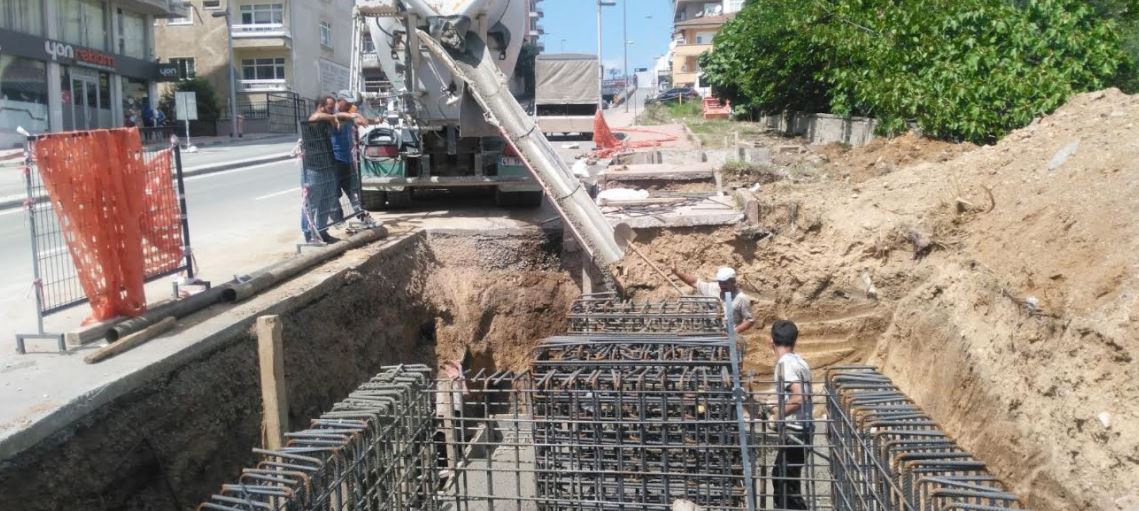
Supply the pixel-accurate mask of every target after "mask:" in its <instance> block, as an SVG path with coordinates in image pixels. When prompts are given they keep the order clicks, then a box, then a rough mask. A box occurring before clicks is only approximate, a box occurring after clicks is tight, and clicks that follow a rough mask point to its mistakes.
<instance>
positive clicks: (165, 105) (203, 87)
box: [158, 78, 221, 121]
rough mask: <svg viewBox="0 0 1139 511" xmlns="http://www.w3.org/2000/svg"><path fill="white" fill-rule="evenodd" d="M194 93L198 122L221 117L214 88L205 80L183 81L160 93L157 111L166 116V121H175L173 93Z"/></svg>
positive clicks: (192, 79)
mask: <svg viewBox="0 0 1139 511" xmlns="http://www.w3.org/2000/svg"><path fill="white" fill-rule="evenodd" d="M175 91H178V92H194V94H195V96H196V97H195V99H196V100H197V103H198V120H201V121H216V120H217V119H218V118H220V117H221V107H220V106H219V103H218V96H217V91H215V90H214V86H213V85H211V84H210V82H209V81H207V80H206V79H205V78H191V79H189V80H183V81H180V82H178V84H177V85H176V86H175V87H174V88H172V89H167V90H166V92H163V93H162V98H161V99H160V100H159V102H158V109H159V110H162V113H163V114H165V115H166V118H167V119H170V120H175V116H174V92H175Z"/></svg>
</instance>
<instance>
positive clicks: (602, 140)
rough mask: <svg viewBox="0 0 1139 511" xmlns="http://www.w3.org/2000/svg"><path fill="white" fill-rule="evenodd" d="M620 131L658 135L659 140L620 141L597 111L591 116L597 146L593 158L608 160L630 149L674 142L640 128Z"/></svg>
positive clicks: (655, 132) (666, 137) (664, 136)
mask: <svg viewBox="0 0 1139 511" xmlns="http://www.w3.org/2000/svg"><path fill="white" fill-rule="evenodd" d="M620 131H621V133H648V134H652V135H658V136H659V137H660V138H655V139H649V140H628V139H627V138H626V139H625V140H621V139H619V138H617V135H614V134H613V130H611V129H609V123H607V122H605V116H604V115H603V114H602V113H601V111H600V110H598V111H597V113H596V114H595V115H594V116H593V144H594V145H596V146H597V149H596V150H594V151H593V156H594V157H595V158H608V157H610V156H613V155H614V154H617V153H622V152H626V151H629V150H631V149H639V148H643V147H657V146H659V145H661V143H663V142H672V141H674V140H676V137H675V136H673V135H669V134H667V133H661V132H659V131H653V130H647V129H641V128H621V130H620Z"/></svg>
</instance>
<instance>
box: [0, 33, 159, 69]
mask: <svg viewBox="0 0 1139 511" xmlns="http://www.w3.org/2000/svg"><path fill="white" fill-rule="evenodd" d="M0 46H2V47H3V48H4V53H6V54H8V55H14V56H17V57H26V58H31V59H36V60H43V61H48V62H58V63H60V64H65V65H76V66H84V67H88V68H93V69H99V70H102V71H113V72H115V73H118V74H121V75H124V76H130V77H134V78H142V79H144V80H155V79H158V78H159V75H158V64H156V63H154V62H152V61H147V60H142V59H136V58H131V57H126V56H123V55H114V54H112V53H108V52H106V51H102V50H97V49H93V48H87V47H84V46H79V45H75V44H70V43H65V42H62V41H56V40H52V39H44V38H42V37H37V36H34V35H29V34H23V33H20V32H14V31H12V30H5V29H0Z"/></svg>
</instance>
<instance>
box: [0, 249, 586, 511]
mask: <svg viewBox="0 0 1139 511" xmlns="http://www.w3.org/2000/svg"><path fill="white" fill-rule="evenodd" d="M560 240H561V234H560V232H559V233H554V234H551V233H543V232H540V231H536V230H535V231H527V232H524V233H510V234H495V235H491V234H478V235H471V234H467V235H463V234H459V233H453V234H438V235H434V234H433V235H427V234H420V235H416V236H413V237H412V238H410V239H407V240H405V241H404V242H401V243H399V244H398V245H396V246H394V247H390V248H389V249H386V250H384V251H382V252H379V253H374V252H375V251H374V250H372V251H368V250H365V251H358V252H360V253H355V252H354V253H350V254H348V255H346V256H345V257H346V258H350V257H358V258H359V259H360V261H359V264H355V265H351V267H350V268H349V269H346V270H342V271H340V272H338V273H336V274H335V275H334V276H332V277H330V278H329V279H328V280H326V281H325V282H324V283H323V284H321V285H319V286H317V287H316V288H314V289H311V290H309V291H307V292H306V294H305V295H304V296H303V297H302V298H303V299H301V300H296V301H294V302H293V303H294V304H295V305H294V306H293V307H292V308H290V309H289V310H283V311H274V313H277V314H279V315H280V316H281V318H282V319H283V322H284V348H285V373H286V379H287V384H288V398H289V421H290V424H291V425H292V427H293V428H294V429H295V428H298V427H302V426H303V425H304V424H306V423H307V421H308V419H309V418H311V417H313V416H316V415H318V414H319V413H321V412H322V411H323V410H325V409H326V408H327V407H329V406H330V405H331V404H332V403H334V402H336V401H337V400H340V399H342V398H343V397H344V396H345V395H347V394H348V392H349V391H351V390H352V389H353V388H355V387H356V386H357V385H359V383H360V382H362V381H365V380H366V379H368V378H369V377H371V376H372V375H373V374H375V373H376V372H378V371H379V368H380V367H381V366H382V365H387V364H394V363H406V362H424V363H434V359H435V358H436V353H435V345H434V343H433V342H432V341H431V339H430V335H429V333H430V330H431V329H430V328H424V325H431V324H436V330H437V332H436V333H437V335H438V340H439V347H440V349H441V350H442V351H441V356H444V357H449V356H451V354H452V353H456V352H459V353H461V352H462V351H463V350H464V348H465V347H466V346H468V345H469V346H470V347H471V351H472V353H473V354H474V355H476V356H477V357H478V358H477V359H478V360H479V363H480V364H482V365H484V366H497V365H504V366H507V365H510V364H511V363H515V362H516V360H515V359H516V358H517V357H519V356H520V355H519V354H520V353H526V352H528V351H529V349H530V348H531V347H532V346H533V345H534V343H535V342H536V341H537V340H539V339H541V338H542V337H545V336H547V335H550V334H552V333H554V332H557V331H560V330H563V329H564V323H563V322H564V317H565V312H566V310H567V308H568V305H569V297H571V296H573V295H574V294H575V292H574V291H572V289H573V284H572V282H570V281H569V280H568V278H566V277H564V273H563V272H561V271H560V269H559V267H558V253H559V250H560ZM331 264H333V265H334V264H337V263H331ZM326 268H327V267H326ZM317 271H321V270H317ZM554 318H556V320H555V319H554ZM219 346H222V347H221V348H219V349H217V350H215V351H212V352H210V353H208V354H205V355H203V356H202V357H201V358H200V359H199V360H196V361H194V362H193V363H190V364H186V365H184V366H182V367H180V368H178V369H177V370H174V371H171V372H169V373H168V374H166V375H165V376H164V377H162V378H160V379H156V380H154V381H152V382H149V383H148V384H146V385H142V386H140V387H139V388H137V390H135V391H133V392H131V393H129V394H128V395H126V396H124V397H123V398H121V399H118V400H116V401H115V402H114V403H113V404H112V405H110V406H105V407H102V408H100V409H97V410H92V411H91V413H90V414H89V415H88V416H86V417H85V418H84V419H83V420H81V421H80V422H78V423H75V424H73V425H72V426H71V427H69V428H68V429H67V430H64V431H60V432H58V433H57V434H55V435H53V436H51V437H49V438H48V439H47V440H45V441H43V442H41V443H40V444H39V445H37V446H36V447H33V448H31V449H28V450H26V451H24V452H22V453H20V454H19V455H17V456H16V457H14V458H13V459H9V460H5V461H4V462H3V464H2V465H0V502H3V505H0V507H2V508H3V509H5V510H56V509H84V510H96V509H108V510H109V509H115V510H119V509H127V510H143V509H147V510H150V509H193V508H194V507H195V506H197V504H198V503H199V502H200V501H201V500H202V499H203V497H205V496H206V495H208V494H209V493H210V492H213V491H216V490H217V488H218V487H219V486H220V484H221V483H222V482H223V481H231V480H234V479H236V476H237V473H238V470H239V467H241V466H243V465H245V464H247V463H249V462H250V461H251V460H252V457H251V452H250V449H251V448H252V447H254V446H256V445H259V444H260V435H261V432H260V421H261V417H260V416H261V414H260V408H261V403H260V391H259V374H258V365H257V347H256V340H255V338H254V337H253V335H252V333H251V332H250V331H242V332H241V333H240V334H239V335H238V336H237V337H235V338H233V339H229V340H227V341H226V342H223V343H219Z"/></svg>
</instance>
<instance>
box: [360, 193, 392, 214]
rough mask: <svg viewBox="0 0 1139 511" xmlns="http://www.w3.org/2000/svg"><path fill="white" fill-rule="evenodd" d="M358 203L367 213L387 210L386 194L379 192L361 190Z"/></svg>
mask: <svg viewBox="0 0 1139 511" xmlns="http://www.w3.org/2000/svg"><path fill="white" fill-rule="evenodd" d="M360 202H362V203H363V204H364V209H366V210H368V211H383V210H385V209H388V194H386V193H384V192H383V191H380V190H361V191H360Z"/></svg>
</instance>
